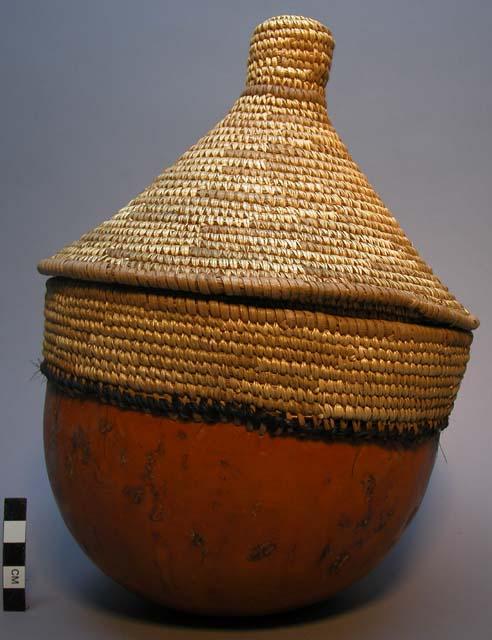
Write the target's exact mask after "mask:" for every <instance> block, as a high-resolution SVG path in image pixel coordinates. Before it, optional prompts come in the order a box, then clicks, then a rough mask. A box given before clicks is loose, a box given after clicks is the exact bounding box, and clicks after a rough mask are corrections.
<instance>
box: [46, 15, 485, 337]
mask: <svg viewBox="0 0 492 640" xmlns="http://www.w3.org/2000/svg"><path fill="white" fill-rule="evenodd" d="M333 48H334V40H333V37H332V35H331V33H330V31H329V30H328V29H327V28H326V27H324V26H323V25H322V24H320V23H319V22H316V21H314V20H311V19H306V18H301V17H293V16H281V17H277V18H273V19H270V20H268V21H267V22H265V23H263V24H261V25H260V26H258V27H257V28H256V29H255V31H254V33H253V37H252V40H251V49H250V54H249V61H248V73H247V81H246V88H245V90H244V92H243V94H242V95H241V96H240V98H239V99H238V100H237V101H236V103H235V104H234V105H233V107H232V109H231V110H230V112H229V113H228V115H227V116H226V117H225V118H224V119H223V120H222V121H221V122H219V124H218V125H217V126H216V127H214V128H213V129H212V130H211V131H210V132H209V133H208V134H207V135H206V136H204V137H203V138H201V139H200V140H199V141H198V142H197V143H196V144H195V145H193V146H192V147H191V148H190V149H189V150H188V151H187V152H186V153H185V154H184V155H183V156H181V158H179V159H178V161H177V162H176V163H175V164H174V165H173V166H171V167H170V168H168V169H166V170H165V171H164V172H163V173H162V174H161V175H159V176H158V177H157V178H156V179H155V180H154V181H153V182H152V184H151V185H150V186H149V187H147V188H146V189H145V190H144V191H143V192H142V193H141V194H140V195H138V196H137V197H136V198H135V199H133V200H132V201H131V202H130V203H129V204H128V205H127V206H125V207H123V209H121V210H120V211H119V212H118V213H116V215H114V216H113V217H112V218H111V219H110V220H108V221H107V222H104V223H103V224H101V225H100V226H98V227H96V228H95V229H94V230H93V231H90V232H89V233H87V234H85V235H84V236H82V238H81V239H80V240H78V241H77V242H75V243H73V244H71V245H69V246H67V247H65V248H64V249H62V250H61V251H60V252H58V253H57V254H55V255H54V256H53V257H52V258H49V259H47V260H43V261H42V262H41V263H40V265H39V270H40V271H41V273H44V274H48V275H63V276H66V277H71V278H77V279H82V280H96V281H100V282H112V283H121V284H131V285H137V286H140V287H158V288H162V289H170V290H181V291H188V292H195V293H202V294H207V295H209V294H214V295H232V296H241V297H244V296H249V297H255V298H270V299H276V300H286V301H290V302H296V303H297V304H299V303H303V304H316V305H324V306H326V307H327V308H337V309H339V310H341V311H344V312H347V313H348V314H351V315H362V316H369V315H374V314H376V315H377V314H379V315H381V316H383V317H384V316H393V317H394V316H395V315H397V316H398V317H401V318H404V319H405V318H407V319H410V320H412V321H422V322H425V323H437V324H443V325H454V326H457V327H461V328H465V329H472V328H474V327H476V326H477V325H478V320H477V319H476V318H475V317H474V316H472V315H471V314H470V313H469V312H468V311H467V310H466V309H465V308H464V307H463V306H462V305H461V304H460V303H459V302H458V301H457V300H456V298H455V297H454V296H453V295H452V294H451V293H450V292H449V291H448V289H447V288H446V287H445V286H444V285H443V284H442V283H441V282H440V280H439V279H438V278H437V277H436V276H435V275H434V274H433V273H432V271H431V269H430V267H429V266H427V264H426V263H425V262H424V261H423V260H422V258H421V257H420V256H419V254H418V253H417V251H416V250H415V248H414V247H413V246H412V244H411V243H410V241H409V240H408V238H407V237H406V236H405V234H404V232H403V231H402V229H401V227H400V226H399V224H398V222H397V221H396V220H395V218H394V217H393V216H392V214H391V213H390V212H389V211H388V209H387V208H386V207H385V205H384V204H383V202H382V201H381V199H380V198H379V197H378V195H377V194H376V193H375V191H374V189H373V188H372V186H371V185H370V184H369V182H368V180H367V178H366V177H365V176H364V174H363V173H362V172H361V170H360V169H359V167H358V166H357V165H356V164H355V163H354V161H353V160H352V158H351V156H350V154H349V152H348V150H347V148H346V147H345V145H344V144H343V143H342V141H341V140H340V138H339V136H338V134H337V133H336V131H335V129H334V128H333V126H332V124H331V122H330V120H329V118H328V115H327V111H326V102H325V85H326V82H327V80H328V75H329V70H330V64H331V60H332V53H333Z"/></svg>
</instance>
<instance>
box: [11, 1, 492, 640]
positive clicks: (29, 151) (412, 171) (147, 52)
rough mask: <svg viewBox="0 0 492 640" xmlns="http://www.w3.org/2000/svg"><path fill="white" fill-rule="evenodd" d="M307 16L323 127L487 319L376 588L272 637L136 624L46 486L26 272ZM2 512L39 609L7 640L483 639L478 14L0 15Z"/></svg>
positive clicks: (278, 625)
mask: <svg viewBox="0 0 492 640" xmlns="http://www.w3.org/2000/svg"><path fill="white" fill-rule="evenodd" d="M281 13H297V14H304V15H307V16H312V17H315V18H317V19H319V20H321V21H322V22H324V23H325V24H327V25H328V26H329V27H330V28H331V29H332V31H333V33H334V36H335V39H336V42H337V46H336V50H335V59H334V65H333V69H332V76H331V79H330V83H329V86H328V102H329V111H330V115H331V116H332V118H333V121H334V123H335V126H336V127H337V128H338V130H339V132H340V134H341V136H342V138H343V139H344V140H345V142H346V143H347V144H348V146H349V148H350V149H351V152H352V154H353V156H354V158H355V160H356V161H358V162H359V163H360V164H361V166H362V167H363V169H364V170H365V171H366V173H367V174H368V176H369V178H370V180H371V181H372V182H373V184H374V185H375V187H376V189H377V190H378V191H379V193H380V194H381V195H382V197H383V199H384V200H385V201H386V203H387V204H388V205H389V207H390V208H391V209H392V210H393V211H394V212H395V214H396V215H397V217H398V218H399V220H400V221H401V223H402V225H403V227H404V229H405V230H406V231H407V233H408V235H409V236H410V238H411V239H412V240H413V242H414V243H415V244H416V246H417V247H418V248H419V249H420V251H421V254H422V255H423V257H424V258H425V259H426V260H427V261H428V262H429V263H430V264H431V265H432V267H433V268H434V270H435V271H436V272H437V273H438V274H439V275H440V276H442V277H443V279H444V281H445V282H446V284H447V285H448V286H449V287H450V288H451V290H452V291H453V292H454V293H455V294H456V295H457V296H458V297H459V298H460V299H461V300H462V301H463V302H464V304H465V305H466V306H468V307H469V308H470V309H471V310H473V312H474V313H476V314H478V315H479V316H480V318H481V320H482V327H481V328H480V329H479V330H478V331H477V333H476V337H475V342H474V346H473V351H472V359H471V363H470V365H469V368H468V371H467V374H466V376H465V380H464V383H463V385H462V388H461V392H460V394H459V397H458V401H457V403H456V406H455V410H454V413H453V415H452V421H451V425H450V427H449V429H448V430H447V431H446V432H445V433H444V435H443V437H442V448H443V450H444V453H445V455H446V458H447V462H446V460H445V458H444V456H443V455H442V453H440V454H439V457H438V460H437V464H436V468H435V471H434V474H433V477H432V479H431V484H430V487H429V490H428V493H427V496H426V498H425V500H424V503H423V505H422V508H421V510H420V512H419V514H418V516H417V518H416V519H415V520H414V522H413V523H412V525H411V527H410V528H409V530H408V531H407V532H406V534H405V536H404V538H403V539H402V541H401V542H400V543H399V545H398V546H397V548H396V549H395V550H394V551H393V552H392V553H391V554H390V555H389V556H388V557H387V559H386V560H385V561H384V562H383V563H382V565H381V566H380V567H379V568H378V569H377V570H375V571H374V572H373V574H372V575H370V576H369V577H368V578H366V579H365V580H363V581H362V582H361V583H359V584H358V585H356V586H354V587H353V588H351V589H349V590H348V591H347V592H346V593H344V594H343V595H341V596H339V597H337V598H336V599H335V600H333V601H331V602H330V603H327V604H325V605H321V606H318V607H313V608H310V609H308V610H307V611H301V612H296V613H293V614H290V615H287V616H282V617H274V618H269V619H267V620H264V621H262V622H256V623H255V622H249V623H242V624H241V625H237V624H236V625H234V624H233V623H231V622H227V621H226V622H223V623H220V622H218V621H208V622H207V621H204V620H200V619H194V618H190V617H188V616H181V615H176V614H172V613H168V612H165V611H159V610H158V609H156V608H154V607H152V606H149V605H147V604H146V603H144V602H142V601H141V600H139V599H138V598H137V597H134V596H133V595H131V594H127V593H126V592H125V591H124V590H123V589H121V588H120V587H118V586H117V585H115V584H113V583H112V582H111V581H110V580H109V579H107V578H106V577H104V576H103V575H102V574H101V573H100V572H99V570H98V569H96V568H95V567H94V566H93V565H92V564H91V563H90V561H89V560H87V559H86V558H85V556H84V555H83V553H82V552H81V551H80V550H79V548H78V547H77V545H76V543H75V542H74V541H73V540H72V539H71V537H70V535H69V534H68V532H67V531H66V529H65V527H64V525H63V523H62V521H61V518H60V516H59V514H58V512H57V509H56V507H55V504H54V500H53V498H52V495H51V492H50V488H49V486H48V481H47V477H46V473H45V469H44V460H43V454H42V439H41V415H42V405H43V393H44V382H43V379H42V378H41V376H39V375H36V366H37V365H36V362H37V361H38V359H39V357H40V351H41V336H42V308H43V290H44V279H43V278H42V277H41V276H39V275H37V273H36V270H35V266H36V263H37V261H38V260H39V259H40V258H41V257H45V256H48V255H50V254H52V253H53V251H54V250H56V249H58V248H60V247H61V246H62V245H64V244H65V243H67V242H69V241H71V240H74V239H76V238H78V237H79V236H80V234H82V233H83V232H84V231H87V230H88V229H90V228H91V227H93V226H94V225H95V224H96V223H98V222H100V221H102V220H103V219H105V218H106V217H108V216H109V215H111V214H112V213H113V212H114V211H115V210H116V209H118V208H119V207H120V206H122V205H123V204H125V203H126V202H127V201H128V200H129V199H130V198H131V197H132V196H134V195H135V194H136V193H138V192H139V191H140V190H141V189H142V188H143V187H144V186H146V184H147V183H148V182H149V181H150V180H151V178H152V177H153V176H154V175H156V174H157V173H159V172H160V171H161V169H162V168H163V167H164V166H166V165H168V164H170V163H172V162H173V161H174V159H175V158H176V156H177V155H178V154H180V153H181V152H183V151H184V150H185V149H186V148H187V147H188V146H189V145H190V144H191V143H193V142H194V141H195V140H196V139H197V138H198V137H199V136H200V135H202V134H203V133H205V132H206V131H207V130H208V129H209V128H210V127H211V126H212V125H214V124H215V122H216V121H217V120H218V119H219V117H222V115H223V114H224V113H225V112H226V110H227V109H228V108H229V106H230V105H231V104H232V102H233V101H234V100H235V98H236V97H237V96H238V94H239V92H240V91H241V89H242V86H243V82H244V71H245V63H246V56H247V51H248V40H249V36H250V32H251V30H252V29H253V28H254V26H255V25H256V24H257V23H258V22H260V21H262V20H264V19H266V18H268V17H270V16H272V15H276V14H281ZM0 31H1V33H0V74H1V77H0V80H1V81H0V91H1V100H0V123H1V144H0V154H1V157H0V161H1V170H0V180H1V185H0V199H1V205H2V206H1V216H2V218H1V226H0V244H1V247H0V260H1V265H0V271H1V274H2V294H1V306H0V314H1V316H0V317H1V332H0V341H1V371H0V375H1V384H0V393H1V397H0V406H1V407H2V416H1V429H0V497H4V496H16V495H25V496H27V497H28V500H29V502H28V518H29V523H28V535H29V546H28V562H29V568H28V579H29V601H30V607H31V608H30V610H29V611H28V612H27V613H4V614H0V635H1V636H2V637H3V632H4V631H5V632H7V633H6V634H5V635H6V637H10V635H9V634H12V637H14V634H15V637H17V638H27V637H29V638H30V637H34V634H36V637H37V638H40V639H41V638H50V637H52V636H53V635H54V636H55V637H64V636H65V635H66V634H68V633H70V634H71V637H73V638H88V637H90V638H102V637H104V638H109V639H111V638H121V637H130V636H131V637H132V638H150V637H155V636H156V635H157V634H158V633H159V634H162V637H169V638H178V637H179V638H190V637H194V636H196V637H201V638H216V637H224V638H252V637H262V638H263V637H264V638H270V637H276V638H297V637H299V636H301V637H304V638H329V637H337V638H338V639H339V640H343V639H345V638H360V637H364V638H365V640H371V639H373V638H378V639H379V640H381V639H382V638H399V639H401V640H404V639H407V638H408V639H414V638H419V639H420V638H431V637H432V638H447V639H448V638H460V639H462V638H463V637H464V636H465V634H467V636H468V637H472V638H474V639H482V638H483V639H486V638H487V639H488V638H490V637H491V628H492V607H491V604H490V603H491V600H492V575H491V571H492V537H491V524H492V500H491V489H492V486H491V483H492V464H491V460H490V455H491V433H492V428H491V425H490V424H489V422H490V421H489V415H490V404H491V401H492V393H491V392H490V377H491V362H490V360H491V358H490V356H491V335H492V334H491V322H492V318H491V301H490V284H491V281H492V270H491V260H490V244H491V240H492V234H491V219H490V211H489V208H490V183H491V178H492V176H491V163H490V155H491V148H492V127H491V121H490V120H491V111H492V65H491V54H492V46H491V31H492V3H490V1H489V0H483V1H480V0H467V1H466V2H465V1H464V0H459V1H456V0H430V1H429V0H427V1H425V2H424V1H423V0H418V1H417V0H413V1H412V2H410V1H408V2H404V1H402V0H399V1H395V0H392V1H390V0H387V1H384V0H343V1H342V0H331V1H330V2H328V1H326V0H325V1H322V0H319V1H316V0H297V2H296V1H293V0H284V1H275V0H261V1H260V0H244V1H242V2H239V1H232V0H231V1H229V2H226V1H222V2H219V1H215V2H214V1H208V2H206V1H202V2H199V1H196V2H189V1H185V0H174V2H169V1H167V0H155V1H154V0H141V1H140V2H138V1H137V0H135V1H133V2H130V1H123V0H92V1H87V0H85V1H80V2H75V1H68V0H59V1H55V0H43V2H39V1H31V2H26V1H24V0H10V1H8V0H2V2H1V10H0Z"/></svg>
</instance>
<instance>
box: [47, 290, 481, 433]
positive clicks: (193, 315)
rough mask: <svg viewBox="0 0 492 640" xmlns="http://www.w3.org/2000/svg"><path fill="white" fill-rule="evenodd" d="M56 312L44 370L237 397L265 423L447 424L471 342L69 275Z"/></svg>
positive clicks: (140, 391) (435, 331)
mask: <svg viewBox="0 0 492 640" xmlns="http://www.w3.org/2000/svg"><path fill="white" fill-rule="evenodd" d="M45 315H46V325H45V344H44V351H45V372H47V373H48V375H49V376H50V377H52V378H54V379H55V380H57V381H58V382H61V383H66V384H67V385H68V386H70V383H71V382H72V383H73V382H77V383H78V385H79V387H80V389H81V390H82V391H89V390H91V389H95V390H96V391H98V392H99V393H100V394H101V395H103V396H104V395H106V396H107V397H108V398H109V399H110V400H111V396H113V397H114V398H117V399H121V398H122V397H125V396H126V398H127V403H128V404H131V400H132V398H133V399H134V401H135V404H136V406H139V403H138V399H139V398H142V397H143V398H145V397H150V399H152V398H154V399H160V401H161V404H164V406H166V407H167V408H168V409H172V406H173V403H174V398H175V397H177V398H179V404H180V405H185V406H186V405H187V404H189V403H194V402H197V401H198V402H199V401H203V400H208V401H210V402H212V403H214V406H216V407H217V410H218V412H219V414H220V415H223V414H224V413H225V411H224V408H225V407H226V405H227V404H232V405H238V406H240V407H242V408H243V409H242V410H243V412H245V413H246V414H247V413H248V411H249V413H250V414H255V413H257V414H259V415H260V420H259V422H260V424H261V423H262V421H263V422H265V421H266V418H267V416H279V417H280V418H282V419H283V420H285V419H287V420H290V421H291V422H292V424H293V425H294V426H295V427H298V428H301V429H302V428H303V427H305V426H306V424H308V425H309V426H310V428H312V429H314V430H320V431H330V430H333V429H334V428H335V427H337V428H338V429H339V430H343V429H349V428H350V429H351V430H354V429H355V430H356V431H357V430H358V429H361V430H364V432H368V431H369V432H371V431H382V432H384V434H387V433H388V432H393V433H394V434H404V435H408V433H409V432H410V433H412V434H418V433H419V432H420V431H426V432H428V431H429V430H436V429H439V428H443V427H444V426H446V424H447V416H448V415H449V413H450V411H451V409H452V406H453V402H454V399H455V397H456V393H457V391H458V387H459V383H460V380H461V378H462V376H463V373H464V370H465V366H466V363H467V360H468V352H469V346H470V343H471V334H470V333H469V332H464V331H458V330H453V329H447V328H440V327H423V326H419V325H415V324H408V323H402V322H389V321H382V320H365V319H358V318H343V317H340V316H334V315H330V314H326V313H323V312H312V311H307V310H297V311H295V310H291V309H281V308H280V309H279V308H273V307H263V308H257V307H253V306H250V305H244V304H243V305H241V304H234V303H228V302H219V301H213V300H212V301H211V300H206V299H203V300H197V299H194V298H192V297H182V296H178V295H168V294H165V293H157V292H155V293H145V292H143V293H142V292H139V291H131V290H128V289H125V288H122V289H120V288H116V289H115V288H111V287H108V286H102V287H101V286H100V285H97V284H89V283H85V284H84V283H79V284H76V283H71V282H70V281H69V280H65V281H64V280H59V279H53V280H50V281H49V282H48V292H47V297H46V310H45ZM142 404H143V406H145V402H144V403H142ZM198 417H199V416H197V418H198Z"/></svg>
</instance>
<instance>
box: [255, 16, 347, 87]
mask: <svg viewBox="0 0 492 640" xmlns="http://www.w3.org/2000/svg"><path fill="white" fill-rule="evenodd" d="M334 46H335V41H334V39H333V36H332V34H331V32H330V30H329V29H328V28H327V27H325V26H324V25H323V24H321V23H320V22H318V21H317V20H313V19H311V18H303V17H301V16H278V17H276V18H270V19H269V20H266V21H265V22H263V23H262V24H260V25H258V26H257V27H256V29H255V30H254V32H253V35H252V38H251V45H250V50H249V59H248V75H247V81H246V85H247V88H248V89H249V90H251V89H252V88H253V87H265V86H270V87H271V86H276V87H285V88H286V89H298V90H303V91H317V92H324V88H325V85H326V83H327V82H328V76H329V73H330V66H331V60H332V57H333V49H334Z"/></svg>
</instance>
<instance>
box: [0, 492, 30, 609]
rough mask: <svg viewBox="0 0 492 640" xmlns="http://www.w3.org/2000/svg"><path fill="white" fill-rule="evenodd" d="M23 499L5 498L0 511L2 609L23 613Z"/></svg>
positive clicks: (24, 605)
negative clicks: (0, 525) (0, 519)
mask: <svg viewBox="0 0 492 640" xmlns="http://www.w3.org/2000/svg"><path fill="white" fill-rule="evenodd" d="M26 512H27V500H26V498H5V503H4V512H3V609H4V611H25V610H26Z"/></svg>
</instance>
